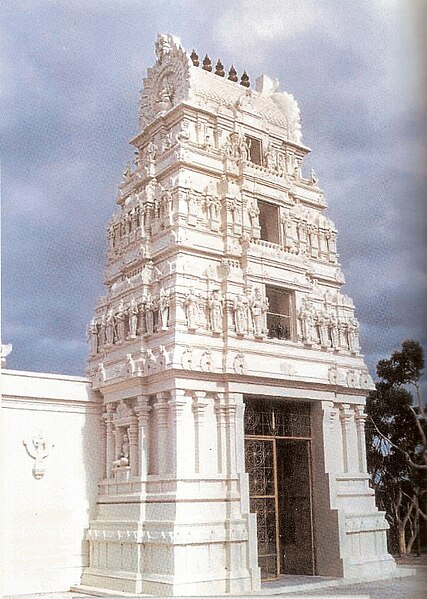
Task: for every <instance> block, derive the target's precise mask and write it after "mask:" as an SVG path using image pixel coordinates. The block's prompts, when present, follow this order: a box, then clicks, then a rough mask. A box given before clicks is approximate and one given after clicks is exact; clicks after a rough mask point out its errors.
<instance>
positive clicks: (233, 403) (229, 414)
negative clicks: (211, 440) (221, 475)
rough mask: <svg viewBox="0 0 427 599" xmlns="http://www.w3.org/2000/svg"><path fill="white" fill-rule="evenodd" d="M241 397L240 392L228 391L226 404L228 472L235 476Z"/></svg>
mask: <svg viewBox="0 0 427 599" xmlns="http://www.w3.org/2000/svg"><path fill="white" fill-rule="evenodd" d="M239 398H241V395H240V393H228V397H227V400H226V403H225V406H224V409H225V419H226V431H227V433H226V434H227V474H228V475H229V476H235V475H236V471H237V464H236V408H237V404H238V401H239Z"/></svg>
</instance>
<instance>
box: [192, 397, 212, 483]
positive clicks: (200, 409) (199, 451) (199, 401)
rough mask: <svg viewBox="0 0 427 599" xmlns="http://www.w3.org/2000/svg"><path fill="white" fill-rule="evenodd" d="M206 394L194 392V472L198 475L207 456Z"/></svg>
mask: <svg viewBox="0 0 427 599" xmlns="http://www.w3.org/2000/svg"><path fill="white" fill-rule="evenodd" d="M205 397H206V393H205V392H204V391H194V392H193V413H194V470H195V472H196V474H199V473H200V469H201V468H200V467H201V465H202V467H203V464H204V459H205V458H206V456H205V455H204V454H205V452H204V451H203V449H204V447H205V434H206V433H205V431H204V412H205V409H206V406H207V405H208V402H207V401H204V399H205Z"/></svg>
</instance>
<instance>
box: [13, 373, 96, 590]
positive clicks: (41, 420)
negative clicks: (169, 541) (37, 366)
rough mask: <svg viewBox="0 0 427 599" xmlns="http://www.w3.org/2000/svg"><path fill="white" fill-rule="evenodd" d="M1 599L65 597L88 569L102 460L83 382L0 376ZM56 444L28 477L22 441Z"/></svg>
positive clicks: (37, 375) (90, 401) (45, 376)
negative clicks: (88, 533) (37, 473)
mask: <svg viewBox="0 0 427 599" xmlns="http://www.w3.org/2000/svg"><path fill="white" fill-rule="evenodd" d="M1 383H2V419H3V431H4V432H5V434H4V435H3V438H2V458H3V459H2V464H3V467H2V478H3V490H4V493H3V500H2V516H3V519H4V524H3V539H2V544H3V554H4V564H3V567H2V584H3V594H4V595H18V594H23V593H38V592H49V591H52V592H53V591H66V590H68V589H69V588H70V586H71V585H72V584H76V583H77V582H79V578H80V575H81V570H82V566H83V565H84V564H85V563H86V561H87V552H88V545H87V543H86V542H85V541H84V533H85V529H86V528H87V526H88V521H89V518H90V515H91V513H92V512H93V508H94V501H95V497H96V493H97V482H98V480H99V478H100V477H101V474H102V472H101V468H102V465H103V455H102V448H101V443H100V438H101V437H100V432H101V431H100V422H99V404H98V403H97V402H95V401H94V400H93V397H92V395H91V392H90V386H89V384H88V381H87V380H85V379H79V378H77V377H66V376H61V375H52V374H44V373H31V372H18V371H13V370H6V369H2V371H1ZM39 433H41V434H42V436H43V438H44V439H45V440H47V441H49V443H50V444H53V447H51V448H50V450H49V454H48V455H47V457H46V458H44V459H43V460H42V461H43V462H44V464H43V467H44V468H45V470H44V474H43V475H42V476H41V477H40V478H38V479H36V478H35V477H34V475H33V467H34V463H35V460H34V459H33V458H32V457H31V456H30V455H29V454H28V453H27V450H26V447H25V445H24V443H23V442H24V440H27V441H29V440H31V439H32V437H33V436H34V435H38V434H39Z"/></svg>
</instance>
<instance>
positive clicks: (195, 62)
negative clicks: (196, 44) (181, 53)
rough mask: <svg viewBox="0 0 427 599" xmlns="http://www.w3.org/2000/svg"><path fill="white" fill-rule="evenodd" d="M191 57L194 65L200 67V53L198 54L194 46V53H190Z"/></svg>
mask: <svg viewBox="0 0 427 599" xmlns="http://www.w3.org/2000/svg"><path fill="white" fill-rule="evenodd" d="M190 58H191V62H192V63H193V65H194V66H195V67H198V66H199V64H200V62H199V56H198V54H196V51H195V50H194V48H193V51H192V53H191V54H190Z"/></svg>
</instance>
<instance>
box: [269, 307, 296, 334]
mask: <svg viewBox="0 0 427 599" xmlns="http://www.w3.org/2000/svg"><path fill="white" fill-rule="evenodd" d="M267 329H268V336H269V337H270V338H271V339H290V338H291V318H290V316H286V315H285V314H276V313H275V312H267Z"/></svg>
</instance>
